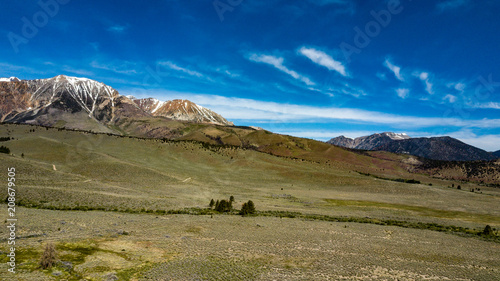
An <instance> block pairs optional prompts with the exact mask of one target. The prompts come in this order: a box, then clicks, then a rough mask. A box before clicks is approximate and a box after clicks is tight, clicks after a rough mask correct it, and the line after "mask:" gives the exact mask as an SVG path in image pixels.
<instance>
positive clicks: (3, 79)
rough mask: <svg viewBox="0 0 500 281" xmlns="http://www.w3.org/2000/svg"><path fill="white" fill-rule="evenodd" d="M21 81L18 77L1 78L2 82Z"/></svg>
mask: <svg viewBox="0 0 500 281" xmlns="http://www.w3.org/2000/svg"><path fill="white" fill-rule="evenodd" d="M19 81H21V79H19V78H17V77H9V78H0V82H19Z"/></svg>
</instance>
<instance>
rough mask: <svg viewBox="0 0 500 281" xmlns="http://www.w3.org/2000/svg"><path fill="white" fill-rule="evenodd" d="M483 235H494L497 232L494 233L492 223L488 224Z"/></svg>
mask: <svg viewBox="0 0 500 281" xmlns="http://www.w3.org/2000/svg"><path fill="white" fill-rule="evenodd" d="M483 235H485V236H493V235H495V233H493V229H491V226H490V225H487V226H486V227H485V228H484V230H483Z"/></svg>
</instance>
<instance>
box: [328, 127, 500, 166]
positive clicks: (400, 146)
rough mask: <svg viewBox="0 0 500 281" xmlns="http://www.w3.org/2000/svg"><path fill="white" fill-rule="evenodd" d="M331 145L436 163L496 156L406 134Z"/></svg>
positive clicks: (447, 141) (459, 144)
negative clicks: (399, 155)
mask: <svg viewBox="0 0 500 281" xmlns="http://www.w3.org/2000/svg"><path fill="white" fill-rule="evenodd" d="M328 143H330V144H333V145H337V146H342V147H347V148H354V149H362V150H382V151H388V152H394V153H402V154H410V155H415V156H419V157H424V158H429V159H435V160H448V161H451V160H454V161H473V160H493V159H496V158H497V157H496V156H494V155H493V153H488V152H486V151H484V150H482V149H479V148H477V147H474V146H471V145H468V144H465V143H463V142H461V141H459V140H457V139H454V138H451V137H433V138H410V137H409V136H408V135H406V134H404V133H403V134H396V133H390V132H385V133H381V134H373V135H370V136H364V137H359V138H355V139H351V138H346V137H344V136H340V137H336V138H333V139H331V140H329V141H328Z"/></svg>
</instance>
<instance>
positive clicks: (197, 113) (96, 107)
mask: <svg viewBox="0 0 500 281" xmlns="http://www.w3.org/2000/svg"><path fill="white" fill-rule="evenodd" d="M159 116H161V117H167V118H169V119H173V120H182V121H189V122H195V123H213V124H218V125H232V123H231V122H229V121H227V120H226V119H224V118H223V117H222V116H220V115H219V114H217V113H215V112H213V111H211V110H209V109H206V108H203V107H201V106H199V105H196V104H194V103H192V102H190V101H187V100H174V101H167V102H160V101H158V100H155V99H142V100H137V99H134V100H131V99H130V98H128V97H125V96H122V95H120V94H119V93H118V91H116V90H115V89H113V88H112V87H110V86H108V85H105V84H104V83H100V82H97V81H94V80H91V79H87V78H76V77H69V76H64V75H59V76H56V77H53V78H49V79H36V80H19V79H17V78H15V77H11V78H2V79H0V121H1V122H7V123H26V124H34V125H43V126H51V127H54V126H56V127H64V128H69V129H80V130H91V131H96V132H111V133H119V134H123V133H127V131H126V129H125V128H123V126H122V125H123V124H130V120H139V119H144V118H146V119H147V118H155V117H159ZM132 129H134V128H132Z"/></svg>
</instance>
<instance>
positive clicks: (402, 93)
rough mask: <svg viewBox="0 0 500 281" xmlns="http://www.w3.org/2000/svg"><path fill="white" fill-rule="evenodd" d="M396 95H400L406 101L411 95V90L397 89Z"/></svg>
mask: <svg viewBox="0 0 500 281" xmlns="http://www.w3.org/2000/svg"><path fill="white" fill-rule="evenodd" d="M396 93H397V94H398V96H399V97H400V98H402V99H406V98H407V97H408V95H409V94H410V90H409V89H404V88H400V89H396Z"/></svg>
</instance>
